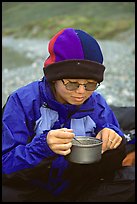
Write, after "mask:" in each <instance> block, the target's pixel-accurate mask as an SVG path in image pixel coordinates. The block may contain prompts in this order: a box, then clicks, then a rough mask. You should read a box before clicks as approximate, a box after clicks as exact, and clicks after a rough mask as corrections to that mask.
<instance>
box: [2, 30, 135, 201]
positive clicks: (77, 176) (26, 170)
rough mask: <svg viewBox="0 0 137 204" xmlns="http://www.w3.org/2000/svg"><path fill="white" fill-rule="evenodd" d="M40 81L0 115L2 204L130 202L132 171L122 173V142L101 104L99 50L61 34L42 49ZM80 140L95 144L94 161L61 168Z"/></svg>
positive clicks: (80, 37) (80, 34)
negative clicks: (75, 140)
mask: <svg viewBox="0 0 137 204" xmlns="http://www.w3.org/2000/svg"><path fill="white" fill-rule="evenodd" d="M48 48H49V56H48V57H47V58H46V59H45V61H44V66H43V73H44V74H43V76H42V79H40V80H37V81H34V82H31V83H29V84H27V85H25V86H23V87H21V88H19V89H17V90H15V91H13V93H11V94H10V96H9V97H8V100H7V102H6V104H5V107H4V110H3V118H2V121H3V129H2V200H3V202H50V201H52V202H80V201H83V202H88V201H95V202H105V201H106V202H115V201H116V202H117V201H118V202H120V201H122V202H126V201H134V195H135V192H134V168H131V167H129V166H128V167H126V166H124V167H123V166H122V161H123V159H124V158H125V156H126V150H125V144H126V138H125V137H124V133H123V131H122V130H121V129H120V125H119V123H118V120H117V118H116V116H115V114H114V112H113V111H112V109H111V107H110V106H109V105H108V104H107V102H106V100H105V98H104V97H103V96H102V95H101V94H100V93H99V92H97V91H96V89H97V88H98V86H99V85H101V83H102V82H103V80H104V71H105V69H106V67H105V65H104V64H103V54H102V49H101V46H100V45H99V43H98V42H97V40H96V39H95V38H94V37H93V36H91V35H89V34H88V33H87V32H85V31H83V30H80V29H75V28H64V29H62V30H60V31H59V32H58V33H56V34H55V35H54V36H53V37H52V38H51V40H50V42H49V47H48ZM79 135H83V136H85V137H86V136H91V137H96V138H98V139H101V140H102V142H103V144H102V156H101V160H100V161H98V162H95V163H93V164H77V163H73V162H70V161H68V160H67V159H66V158H67V155H68V154H69V153H70V152H71V147H72V141H73V138H74V137H77V136H79Z"/></svg>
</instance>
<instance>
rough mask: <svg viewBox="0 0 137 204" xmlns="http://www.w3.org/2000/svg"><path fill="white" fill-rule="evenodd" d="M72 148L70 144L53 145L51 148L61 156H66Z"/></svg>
mask: <svg viewBox="0 0 137 204" xmlns="http://www.w3.org/2000/svg"><path fill="white" fill-rule="evenodd" d="M71 146H72V143H71V142H69V143H67V144H53V145H52V147H51V148H52V150H53V151H54V152H56V153H57V154H61V155H64V156H65V155H67V154H69V153H70V152H71V149H70V148H71Z"/></svg>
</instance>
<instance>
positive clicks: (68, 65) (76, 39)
mask: <svg viewBox="0 0 137 204" xmlns="http://www.w3.org/2000/svg"><path fill="white" fill-rule="evenodd" d="M48 49H49V53H50V56H49V57H48V58H47V59H46V60H45V62H44V68H43V70H44V74H45V76H46V78H47V80H48V81H55V80H60V79H94V80H96V81H97V82H101V81H103V74H104V70H105V66H104V65H103V64H102V63H103V55H102V52H101V49H100V46H99V44H98V42H97V41H96V40H95V39H94V38H93V37H92V36H90V35H89V34H87V33H86V32H84V31H82V30H76V29H74V28H66V29H63V30H61V31H59V32H58V33H57V34H56V35H55V36H54V37H53V38H52V39H51V40H50V42H49V47H48Z"/></svg>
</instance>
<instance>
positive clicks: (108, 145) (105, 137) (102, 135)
mask: <svg viewBox="0 0 137 204" xmlns="http://www.w3.org/2000/svg"><path fill="white" fill-rule="evenodd" d="M96 138H98V139H101V140H102V141H103V144H102V153H103V152H105V151H106V150H109V149H115V148H117V147H118V146H119V145H120V143H121V141H122V137H121V136H119V135H118V134H117V133H116V132H115V131H114V130H112V129H109V128H104V129H102V130H101V131H100V132H99V133H98V134H97V136H96Z"/></svg>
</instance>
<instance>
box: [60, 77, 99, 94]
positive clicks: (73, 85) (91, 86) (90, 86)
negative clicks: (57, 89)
mask: <svg viewBox="0 0 137 204" xmlns="http://www.w3.org/2000/svg"><path fill="white" fill-rule="evenodd" d="M61 81H62V83H63V84H64V86H65V87H66V89H67V90H69V91H74V90H77V89H78V88H79V86H80V85H83V86H84V87H85V90H86V91H94V90H96V89H97V88H98V87H99V86H100V83H95V82H88V83H86V84H79V83H78V82H71V81H69V82H67V83H66V84H65V82H64V81H63V79H62V80H61Z"/></svg>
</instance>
